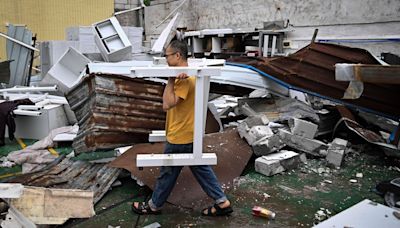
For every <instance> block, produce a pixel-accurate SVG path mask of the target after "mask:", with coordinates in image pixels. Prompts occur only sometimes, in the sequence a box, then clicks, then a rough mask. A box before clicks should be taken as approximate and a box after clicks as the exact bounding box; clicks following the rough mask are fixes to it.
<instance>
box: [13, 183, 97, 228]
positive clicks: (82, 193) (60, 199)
mask: <svg viewBox="0 0 400 228" xmlns="http://www.w3.org/2000/svg"><path fill="white" fill-rule="evenodd" d="M9 204H10V205H12V206H13V207H14V208H16V209H17V210H18V211H20V212H21V213H22V214H23V215H25V216H26V217H27V218H28V219H30V220H31V221H32V222H34V223H35V224H63V223H64V222H66V221H67V220H68V219H69V218H88V217H92V216H93V215H95V212H94V208H93V191H86V190H78V189H50V188H40V187H30V186H25V188H24V190H23V193H22V195H21V197H19V198H16V199H10V200H9Z"/></svg>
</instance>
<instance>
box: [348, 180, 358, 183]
mask: <svg viewBox="0 0 400 228" xmlns="http://www.w3.org/2000/svg"><path fill="white" fill-rule="evenodd" d="M349 181H350V183H357V180H356V179H350V180H349Z"/></svg>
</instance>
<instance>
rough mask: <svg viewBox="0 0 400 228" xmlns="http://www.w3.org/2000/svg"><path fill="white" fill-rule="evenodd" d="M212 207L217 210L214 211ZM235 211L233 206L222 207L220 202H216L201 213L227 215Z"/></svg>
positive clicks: (205, 214)
mask: <svg viewBox="0 0 400 228" xmlns="http://www.w3.org/2000/svg"><path fill="white" fill-rule="evenodd" d="M212 208H215V212H214V213H213V212H212ZM205 210H207V213H204V211H205ZM232 212H233V209H232V207H231V206H229V207H225V208H221V207H220V206H219V205H218V204H214V205H213V206H209V207H208V208H204V209H203V210H202V211H201V215H204V216H226V215H228V216H229V215H231V213H232Z"/></svg>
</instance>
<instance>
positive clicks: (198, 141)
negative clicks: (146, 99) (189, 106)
mask: <svg viewBox="0 0 400 228" xmlns="http://www.w3.org/2000/svg"><path fill="white" fill-rule="evenodd" d="M180 73H186V74H187V75H192V76H196V91H195V102H194V103H195V105H194V112H195V115H194V141H193V153H192V154H138V155H137V157H136V165H137V167H149V166H192V165H216V164H217V156H216V154H215V153H203V137H204V130H205V123H206V114H207V103H208V94H209V88H210V76H219V75H220V74H221V67H132V68H131V76H132V77H136V78H137V77H141V78H144V77H176V76H177V75H178V74H180Z"/></svg>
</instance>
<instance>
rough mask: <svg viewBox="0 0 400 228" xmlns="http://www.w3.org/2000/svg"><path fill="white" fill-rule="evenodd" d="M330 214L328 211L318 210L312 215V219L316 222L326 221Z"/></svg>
mask: <svg viewBox="0 0 400 228" xmlns="http://www.w3.org/2000/svg"><path fill="white" fill-rule="evenodd" d="M331 214H332V212H330V211H329V210H328V209H325V208H320V209H319V210H318V211H317V212H316V213H315V214H314V219H315V220H316V222H321V221H324V220H326V219H327V218H329V217H330V216H331Z"/></svg>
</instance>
